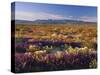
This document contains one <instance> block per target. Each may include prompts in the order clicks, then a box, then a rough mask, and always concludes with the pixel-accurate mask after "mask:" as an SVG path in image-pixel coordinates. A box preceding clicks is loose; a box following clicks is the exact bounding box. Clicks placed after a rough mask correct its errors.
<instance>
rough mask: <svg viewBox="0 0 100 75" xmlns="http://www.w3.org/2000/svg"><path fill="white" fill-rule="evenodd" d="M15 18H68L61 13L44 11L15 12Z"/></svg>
mask: <svg viewBox="0 0 100 75" xmlns="http://www.w3.org/2000/svg"><path fill="white" fill-rule="evenodd" d="M15 19H20V20H30V21H33V20H36V19H67V18H66V17H64V16H61V15H55V14H50V13H44V12H39V13H38V12H33V13H32V12H23V11H20V12H16V13H15Z"/></svg>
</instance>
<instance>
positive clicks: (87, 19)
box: [80, 16, 97, 22]
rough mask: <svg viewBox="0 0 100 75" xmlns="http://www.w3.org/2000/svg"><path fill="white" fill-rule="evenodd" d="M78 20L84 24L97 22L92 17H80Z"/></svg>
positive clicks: (95, 18)
mask: <svg viewBox="0 0 100 75" xmlns="http://www.w3.org/2000/svg"><path fill="white" fill-rule="evenodd" d="M80 20H82V21H86V22H97V17H93V16H82V17H80Z"/></svg>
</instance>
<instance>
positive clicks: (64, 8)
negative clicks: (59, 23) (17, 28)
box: [11, 2, 97, 22]
mask: <svg viewBox="0 0 100 75" xmlns="http://www.w3.org/2000/svg"><path fill="white" fill-rule="evenodd" d="M11 12H12V15H13V13H14V10H12V11H11ZM15 19H16V20H28V21H34V20H37V19H42V20H43V19H55V20H60V19H68V20H81V21H86V22H97V7H93V6H76V5H59V4H43V3H30V2H28V3H27V2H16V3H15Z"/></svg>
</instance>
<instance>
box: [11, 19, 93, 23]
mask: <svg viewBox="0 0 100 75" xmlns="http://www.w3.org/2000/svg"><path fill="white" fill-rule="evenodd" d="M12 21H14V20H12ZM15 23H16V24H67V23H72V24H73V23H94V22H84V21H78V20H66V19H63V20H53V19H48V20H35V21H27V20H15Z"/></svg>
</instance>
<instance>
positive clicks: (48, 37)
mask: <svg viewBox="0 0 100 75" xmlns="http://www.w3.org/2000/svg"><path fill="white" fill-rule="evenodd" d="M15 39H16V41H15V42H16V44H15V48H16V50H15V51H16V53H15V69H16V72H30V71H52V70H66V69H67V70H70V69H84V68H96V67H97V26H96V24H82V25H79V24H72V25H70V24H57V25H56V24H51V25H49V24H48V25H46V24H45V25H42V24H39V25H16V29H15Z"/></svg>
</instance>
